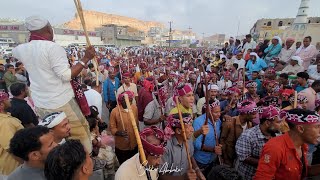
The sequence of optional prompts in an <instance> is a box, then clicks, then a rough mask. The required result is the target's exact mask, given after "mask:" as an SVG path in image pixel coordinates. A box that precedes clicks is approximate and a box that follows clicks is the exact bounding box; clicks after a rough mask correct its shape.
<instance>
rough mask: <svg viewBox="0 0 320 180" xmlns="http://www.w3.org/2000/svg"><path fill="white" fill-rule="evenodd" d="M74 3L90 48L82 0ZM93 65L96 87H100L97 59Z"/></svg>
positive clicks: (76, 0) (94, 59)
mask: <svg viewBox="0 0 320 180" xmlns="http://www.w3.org/2000/svg"><path fill="white" fill-rule="evenodd" d="M73 1H74V4H75V5H76V9H77V12H78V15H79V18H80V21H81V25H82V28H83V31H84V35H85V37H86V41H87V46H88V47H89V46H91V43H90V39H89V36H88V31H87V26H86V22H85V20H84V16H83V10H82V5H81V1H80V0H73ZM92 64H93V67H94V70H95V72H96V85H97V86H99V72H98V62H97V59H96V57H94V58H93V63H92Z"/></svg>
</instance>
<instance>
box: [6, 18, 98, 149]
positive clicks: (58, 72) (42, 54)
mask: <svg viewBox="0 0 320 180" xmlns="http://www.w3.org/2000/svg"><path fill="white" fill-rule="evenodd" d="M25 25H26V28H27V29H28V30H29V31H30V33H31V34H30V42H28V43H25V44H21V45H19V46H18V47H16V48H15V49H13V51H12V54H13V56H14V57H15V58H17V59H18V60H19V61H21V62H22V63H23V64H24V66H25V68H26V69H27V71H28V72H29V77H30V81H31V87H30V91H31V96H32V99H33V101H34V104H35V106H36V111H37V113H38V114H39V116H40V118H43V117H45V116H46V115H47V114H50V113H52V112H57V111H63V112H65V114H66V115H67V118H68V119H69V121H70V126H71V138H74V139H80V141H81V143H82V144H83V145H84V146H85V147H86V148H87V150H88V151H89V152H91V149H92V147H91V146H92V145H91V142H90V131H89V127H88V123H87V121H86V119H85V117H84V115H83V114H82V112H81V109H80V108H79V105H78V104H77V102H76V100H75V98H74V96H75V94H74V92H73V90H72V86H71V83H70V81H71V79H72V78H74V77H77V76H78V74H79V73H80V72H81V70H82V69H83V68H84V67H85V66H86V64H87V62H88V61H89V60H90V59H93V57H94V56H95V49H94V48H93V47H88V48H87V49H86V52H85V56H84V57H83V59H82V60H81V61H79V63H77V64H76V65H74V66H72V67H70V65H69V62H68V58H67V55H66V52H65V50H64V49H63V48H62V47H61V46H59V45H58V44H57V43H54V42H53V30H52V27H51V25H50V23H49V22H48V20H46V19H44V18H42V17H39V16H31V17H29V18H27V19H26V22H25Z"/></svg>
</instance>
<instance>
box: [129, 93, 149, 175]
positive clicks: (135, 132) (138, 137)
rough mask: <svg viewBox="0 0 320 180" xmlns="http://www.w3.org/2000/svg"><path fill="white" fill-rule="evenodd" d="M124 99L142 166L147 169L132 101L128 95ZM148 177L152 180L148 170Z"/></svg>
mask: <svg viewBox="0 0 320 180" xmlns="http://www.w3.org/2000/svg"><path fill="white" fill-rule="evenodd" d="M124 99H125V101H126V105H127V108H128V110H129V116H130V120H131V124H132V127H133V131H134V135H135V136H136V140H137V144H138V149H139V155H140V160H141V162H142V165H143V166H144V167H147V164H148V161H147V158H146V154H145V153H144V150H143V146H142V142H141V138H140V134H139V130H138V127H137V123H136V119H135V117H134V115H133V112H132V109H131V104H130V101H129V97H128V94H125V95H124ZM146 175H147V178H148V180H152V179H151V175H150V172H149V171H148V170H146Z"/></svg>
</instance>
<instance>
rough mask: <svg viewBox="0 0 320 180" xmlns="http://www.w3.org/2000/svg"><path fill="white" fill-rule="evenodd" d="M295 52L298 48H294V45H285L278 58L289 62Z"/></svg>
mask: <svg viewBox="0 0 320 180" xmlns="http://www.w3.org/2000/svg"><path fill="white" fill-rule="evenodd" d="M295 52H296V48H294V47H293V46H291V47H290V48H289V49H287V48H286V47H284V48H282V49H281V51H280V53H279V55H278V58H279V60H280V61H283V62H285V63H288V62H289V61H290V59H291V57H292V56H293V55H294V53H295Z"/></svg>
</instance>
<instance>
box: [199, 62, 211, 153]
mask: <svg viewBox="0 0 320 180" xmlns="http://www.w3.org/2000/svg"><path fill="white" fill-rule="evenodd" d="M201 70H202V72H203V75H204V84H205V92H206V94H205V99H206V107H207V108H206V119H205V122H204V125H208V121H209V112H210V108H209V92H208V81H207V77H206V75H205V70H204V66H201ZM205 140H206V135H203V137H202V142H201V149H203V146H204V142H205Z"/></svg>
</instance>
